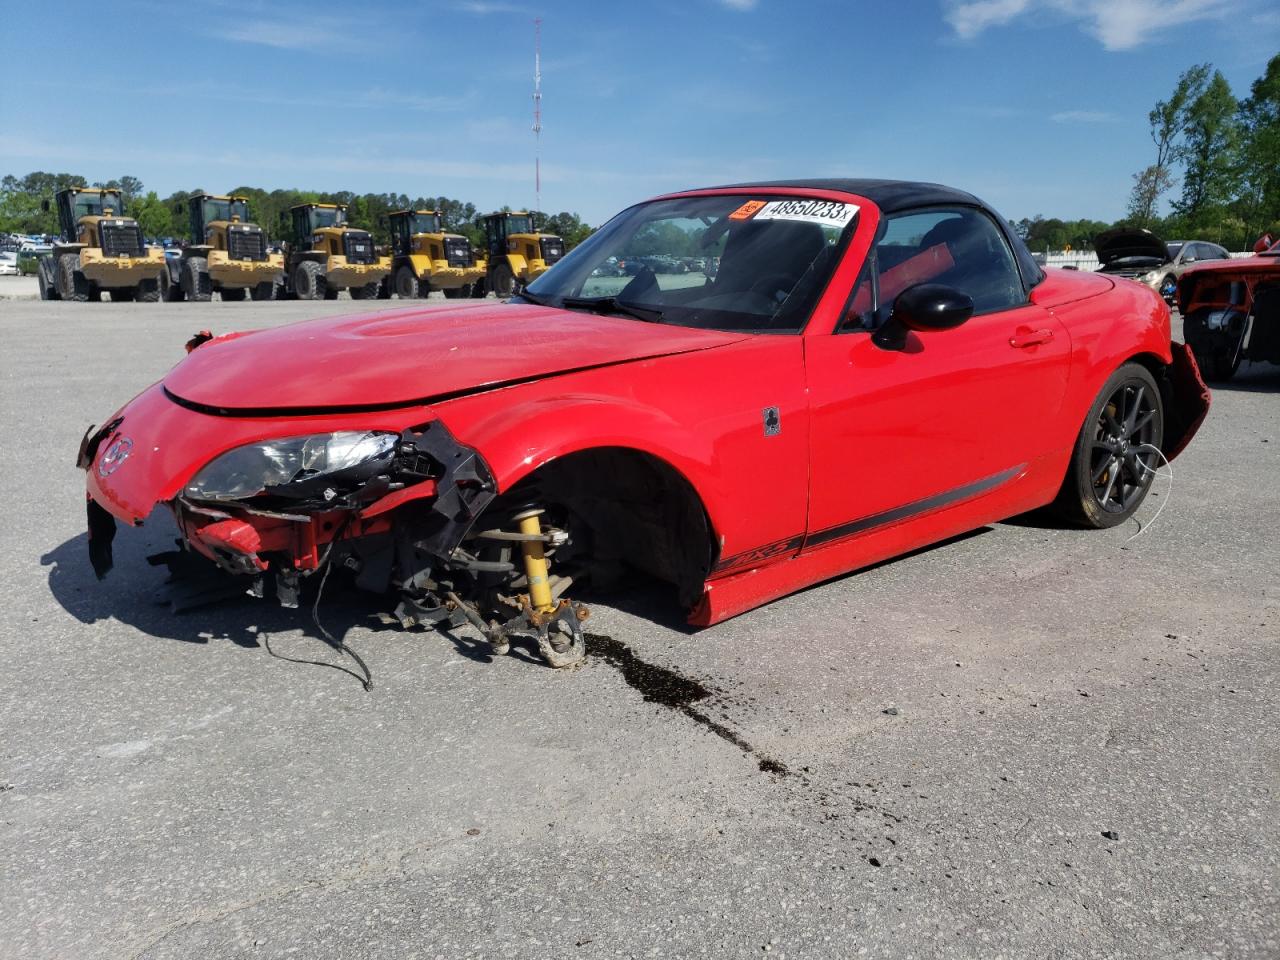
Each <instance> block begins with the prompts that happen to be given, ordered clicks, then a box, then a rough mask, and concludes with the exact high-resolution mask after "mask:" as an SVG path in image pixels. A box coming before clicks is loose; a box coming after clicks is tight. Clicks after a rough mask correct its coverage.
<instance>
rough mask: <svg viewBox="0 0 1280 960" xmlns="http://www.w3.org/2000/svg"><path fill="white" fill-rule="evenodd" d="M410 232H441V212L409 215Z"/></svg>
mask: <svg viewBox="0 0 1280 960" xmlns="http://www.w3.org/2000/svg"><path fill="white" fill-rule="evenodd" d="M409 232H410V233H439V232H440V214H438V213H412V214H410V215H409Z"/></svg>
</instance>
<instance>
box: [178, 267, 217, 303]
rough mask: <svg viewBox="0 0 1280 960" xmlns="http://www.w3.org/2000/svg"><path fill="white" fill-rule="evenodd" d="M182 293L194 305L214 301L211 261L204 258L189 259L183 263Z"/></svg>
mask: <svg viewBox="0 0 1280 960" xmlns="http://www.w3.org/2000/svg"><path fill="white" fill-rule="evenodd" d="M182 292H183V293H185V294H186V295H187V299H188V300H191V301H192V302H194V303H208V302H209V301H210V300H211V299H213V281H211V280H210V279H209V261H208V260H206V259H205V258H204V257H187V259H185V260H183V261H182Z"/></svg>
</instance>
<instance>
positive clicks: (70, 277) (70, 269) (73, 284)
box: [58, 253, 89, 303]
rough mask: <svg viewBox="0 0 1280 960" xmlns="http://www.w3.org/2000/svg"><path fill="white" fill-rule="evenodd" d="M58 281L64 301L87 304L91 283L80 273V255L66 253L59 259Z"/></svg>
mask: <svg viewBox="0 0 1280 960" xmlns="http://www.w3.org/2000/svg"><path fill="white" fill-rule="evenodd" d="M58 279H59V280H60V281H61V282H60V284H59V286H61V287H62V289H61V290H59V291H58V293H59V294H61V296H62V299H63V300H73V301H75V302H76V303H85V302H86V301H87V300H88V299H89V281H88V280H86V279H85V276H84V274H83V273H81V272H80V254H78V253H64V254H63V255H62V256H61V257H59V258H58Z"/></svg>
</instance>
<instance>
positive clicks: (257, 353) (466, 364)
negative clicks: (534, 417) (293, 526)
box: [164, 304, 744, 413]
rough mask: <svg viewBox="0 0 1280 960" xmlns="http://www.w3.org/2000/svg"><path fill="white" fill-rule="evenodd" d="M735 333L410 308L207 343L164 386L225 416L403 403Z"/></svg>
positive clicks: (728, 339)
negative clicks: (217, 410) (227, 414)
mask: <svg viewBox="0 0 1280 960" xmlns="http://www.w3.org/2000/svg"><path fill="white" fill-rule="evenodd" d="M742 339H744V337H743V336H742V335H740V334H729V333H720V332H718V331H714V330H695V329H690V328H686V327H672V326H662V325H659V324H654V323H644V322H641V321H637V320H630V319H627V318H624V317H606V316H597V315H595V314H591V313H582V312H579V311H570V310H559V309H556V308H552V307H538V306H532V305H517V304H474V305H465V306H459V307H449V308H444V309H431V308H426V309H423V308H415V309H413V310H404V311H400V310H397V311H394V312H383V313H375V314H366V315H363V316H347V317H334V318H331V319H330V318H326V319H322V320H307V321H304V322H302V323H295V324H290V325H288V326H284V327H277V328H275V329H271V330H258V331H253V332H250V333H247V334H240V335H231V336H229V337H227V338H225V339H219V340H212V341H209V342H208V343H206V344H204V345H203V346H201V347H199V348H197V349H196V350H194V351H193V352H192V353H191V354H190V355H189V356H188V357H187V358H186V359H185V360H184V361H182V362H181V363H180V364H178V365H177V366H176V367H174V368H173V369H172V370H171V371H169V374H168V376H166V377H165V378H164V387H165V390H166V391H168V393H169V394H170V395H171V396H174V397H176V398H178V399H180V400H185V401H187V402H189V403H193V404H199V405H202V406H207V407H214V408H218V409H219V410H227V411H281V412H288V411H297V412H299V413H301V412H313V411H320V410H340V409H349V408H356V409H360V408H379V407H394V406H401V405H405V406H407V405H410V404H413V403H418V402H422V401H433V400H443V399H447V398H448V397H450V396H455V395H457V394H459V393H466V392H469V391H472V390H475V389H482V388H485V387H493V386H500V385H502V384H507V383H513V382H523V381H526V380H530V379H535V378H538V377H544V376H549V375H552V374H556V373H566V372H569V371H573V370H581V369H586V368H590V367H601V366H608V365H610V364H615V363H624V362H626V361H629V360H643V359H646V358H650V357H660V356H669V355H671V354H677V353H688V352H690V351H693V350H705V349H708V348H710V347H717V346H721V345H723V344H728V343H734V342H735V341H738V340H742Z"/></svg>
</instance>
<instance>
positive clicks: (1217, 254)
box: [1203, 243, 1231, 260]
mask: <svg viewBox="0 0 1280 960" xmlns="http://www.w3.org/2000/svg"><path fill="white" fill-rule="evenodd" d="M1203 246H1204V247H1205V255H1204V258H1205V259H1206V260H1229V259H1230V258H1231V254H1229V253H1227V250H1226V248H1225V247H1219V246H1218V245H1217V244H1213V243H1206V244H1204V245H1203Z"/></svg>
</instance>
